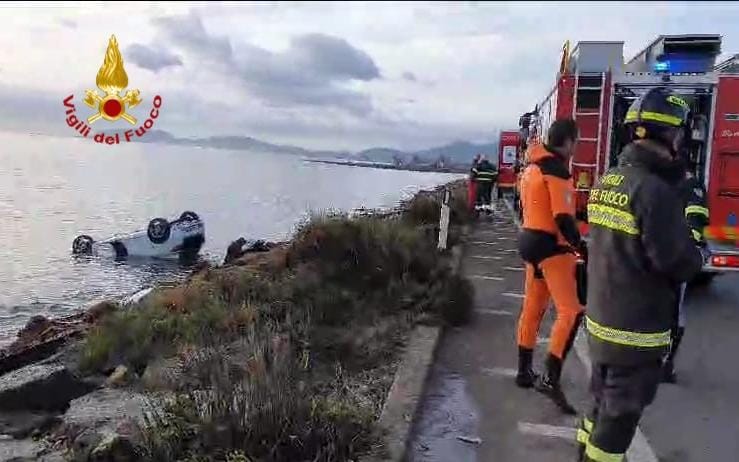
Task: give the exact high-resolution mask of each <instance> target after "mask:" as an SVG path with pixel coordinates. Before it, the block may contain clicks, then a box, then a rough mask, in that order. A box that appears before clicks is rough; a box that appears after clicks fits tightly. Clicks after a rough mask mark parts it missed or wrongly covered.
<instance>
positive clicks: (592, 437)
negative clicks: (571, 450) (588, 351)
mask: <svg viewBox="0 0 739 462" xmlns="http://www.w3.org/2000/svg"><path fill="white" fill-rule="evenodd" d="M661 377H662V362H661V361H653V362H649V363H645V364H641V365H638V366H616V365H608V364H599V363H594V364H593V370H592V375H591V381H590V391H591V393H592V395H593V397H594V403H593V407H592V409H591V410H590V412H589V413H588V414H587V416H586V417H585V418H583V419H582V421H581V423H580V428H578V430H577V441H578V443H579V444H580V445H581V454H582V457H581V459H580V460H581V461H585V462H621V461H623V460H624V456H625V454H626V451H627V450H628V449H629V446H630V445H631V440H632V438H633V437H634V433H635V432H636V428H637V426H638V425H639V420H640V419H641V416H642V413H643V412H644V409H645V408H646V407H647V406H648V405H649V404H651V403H652V401H654V398H655V396H656V395H657V388H658V386H659V383H660V379H661Z"/></svg>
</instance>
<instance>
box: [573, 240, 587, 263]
mask: <svg viewBox="0 0 739 462" xmlns="http://www.w3.org/2000/svg"><path fill="white" fill-rule="evenodd" d="M575 251H576V252H577V253H578V254H579V255H580V257H581V258H582V259H583V260H587V259H588V243H587V242H585V240H582V239H581V240H580V243H579V244H578V245H577V247H576V248H575Z"/></svg>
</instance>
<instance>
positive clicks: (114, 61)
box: [85, 35, 141, 125]
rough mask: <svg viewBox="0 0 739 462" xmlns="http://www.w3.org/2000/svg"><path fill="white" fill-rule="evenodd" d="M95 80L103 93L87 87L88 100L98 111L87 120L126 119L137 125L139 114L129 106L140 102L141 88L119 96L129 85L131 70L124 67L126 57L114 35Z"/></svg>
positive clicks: (89, 104) (88, 103) (86, 102)
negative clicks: (132, 112) (136, 115)
mask: <svg viewBox="0 0 739 462" xmlns="http://www.w3.org/2000/svg"><path fill="white" fill-rule="evenodd" d="M95 83H96V84H97V86H98V88H99V89H101V90H102V91H103V92H104V93H103V95H100V94H99V93H98V92H97V90H86V91H85V104H87V105H88V106H90V107H91V108H93V109H97V111H98V112H97V114H93V115H91V116H90V117H88V119H87V122H88V123H90V124H92V123H94V122H96V121H98V120H99V119H101V118H102V119H105V120H109V121H111V122H112V121H114V120H118V119H123V120H125V121H126V122H128V123H130V124H131V125H135V124H136V118H135V117H133V116H132V115H130V114H128V113H126V108H129V109H130V108H132V107H135V106H137V105H138V104H139V103H140V102H141V92H139V91H138V90H128V91H127V92H126V94H125V95H124V96H123V97H121V96H120V92H121V91H122V90H124V89H125V88H126V87H127V86H128V74H126V69H124V67H123V57H122V56H121V52H120V51H119V50H118V41H117V40H116V39H115V35H111V36H110V40H109V41H108V49H107V50H106V51H105V59H104V60H103V65H102V66H100V70H99V71H98V75H97V77H96V78H95Z"/></svg>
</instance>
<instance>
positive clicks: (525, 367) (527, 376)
mask: <svg viewBox="0 0 739 462" xmlns="http://www.w3.org/2000/svg"><path fill="white" fill-rule="evenodd" d="M533 357H534V350H531V349H529V348H524V347H518V374H516V385H518V386H519V387H521V388H531V387H533V386H534V384H535V383H536V379H537V375H536V372H534V369H533V368H532V367H531V362H532V359H533Z"/></svg>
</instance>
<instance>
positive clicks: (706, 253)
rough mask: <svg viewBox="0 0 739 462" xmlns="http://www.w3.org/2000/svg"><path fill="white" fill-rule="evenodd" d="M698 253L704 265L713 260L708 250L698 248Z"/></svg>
mask: <svg viewBox="0 0 739 462" xmlns="http://www.w3.org/2000/svg"><path fill="white" fill-rule="evenodd" d="M698 251H699V252H700V253H701V258H702V259H703V264H704V265H705V264H706V263H708V262H709V261H710V260H711V252H710V251H709V250H708V249H707V248H705V247H702V246H698Z"/></svg>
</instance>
